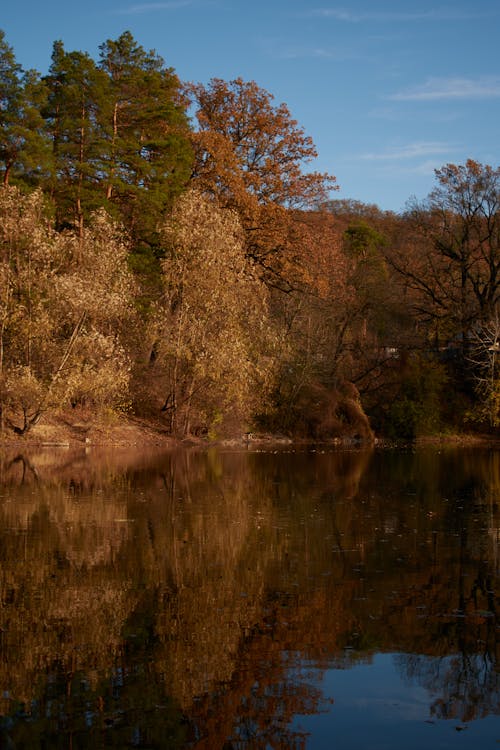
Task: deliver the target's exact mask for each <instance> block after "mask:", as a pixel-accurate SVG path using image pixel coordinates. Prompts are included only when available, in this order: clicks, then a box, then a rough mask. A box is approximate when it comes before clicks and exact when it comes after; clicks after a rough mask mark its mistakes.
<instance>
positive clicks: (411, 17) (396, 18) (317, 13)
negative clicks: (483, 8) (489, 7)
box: [304, 8, 498, 23]
mask: <svg viewBox="0 0 500 750" xmlns="http://www.w3.org/2000/svg"><path fill="white" fill-rule="evenodd" d="M304 15H305V16H308V17H312V18H332V19H333V20H335V21H343V22H345V23H364V22H367V21H370V22H375V23H378V22H380V23H386V22H394V23H398V22H400V23H411V22H414V21H472V20H479V19H484V18H488V17H491V16H497V15H498V13H484V12H476V11H472V12H471V11H462V10H459V9H456V8H436V9H434V10H428V11H415V12H404V11H403V12H384V11H368V12H361V13H356V12H355V11H351V10H348V9H346V8H316V9H312V10H310V11H306V12H305V13H304Z"/></svg>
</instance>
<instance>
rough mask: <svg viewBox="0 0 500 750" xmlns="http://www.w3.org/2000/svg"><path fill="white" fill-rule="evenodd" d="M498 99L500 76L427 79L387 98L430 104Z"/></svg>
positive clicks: (396, 100)
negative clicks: (462, 100)
mask: <svg viewBox="0 0 500 750" xmlns="http://www.w3.org/2000/svg"><path fill="white" fill-rule="evenodd" d="M498 97H500V76H481V77H480V78H475V79H474V78H429V79H428V80H427V81H426V82H425V83H423V84H421V85H420V86H415V87H414V88H409V89H406V90H405V91H399V92H397V93H396V94H391V95H390V96H388V97H387V99H390V100H391V101H394V102H426V101H427V102H430V101H442V100H449V99H496V98H498Z"/></svg>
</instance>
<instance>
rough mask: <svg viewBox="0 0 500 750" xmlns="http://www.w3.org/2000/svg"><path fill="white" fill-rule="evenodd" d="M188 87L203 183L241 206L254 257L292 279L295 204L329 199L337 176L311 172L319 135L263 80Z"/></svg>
mask: <svg viewBox="0 0 500 750" xmlns="http://www.w3.org/2000/svg"><path fill="white" fill-rule="evenodd" d="M188 92H189V94H190V95H191V97H192V99H193V102H194V105H195V107H196V108H197V110H196V116H197V120H198V124H199V130H198V132H197V133H196V134H194V136H193V140H194V146H195V155H196V159H195V166H194V172H193V181H194V184H195V186H197V187H198V188H199V189H201V190H204V191H207V192H209V193H211V194H213V195H216V196H217V198H218V199H219V201H221V204H222V205H224V206H227V207H230V208H234V209H235V210H236V211H237V212H238V215H239V217H240V220H241V222H242V226H243V228H244V230H245V248H246V253H247V256H248V257H250V258H252V259H253V260H254V261H255V262H257V263H258V264H259V265H260V266H261V268H262V269H263V271H264V275H265V277H266V279H267V280H268V281H270V282H273V281H274V282H276V283H277V282H278V281H279V279H280V277H281V279H282V280H284V279H286V276H287V275H290V273H291V266H292V263H291V260H290V255H291V249H292V248H293V243H294V239H295V238H294V229H293V222H292V215H291V213H290V211H289V209H292V208H295V209H297V208H302V209H305V208H310V207H313V206H316V205H317V204H319V203H320V202H322V201H324V200H325V199H326V197H327V195H328V191H329V190H330V189H331V188H333V187H334V183H335V179H334V178H333V177H331V176H329V175H327V174H321V173H318V172H309V171H307V167H308V165H309V164H310V162H311V161H312V160H313V159H314V158H315V157H316V155H317V153H316V149H315V146H314V144H313V142H312V139H311V138H310V137H309V136H307V135H306V134H305V132H304V130H303V129H302V128H301V127H300V126H299V125H298V123H297V121H296V120H294V119H293V118H292V116H291V114H290V111H289V110H288V107H287V106H286V104H280V105H278V106H276V105H274V104H273V97H272V95H271V94H269V93H268V92H267V91H265V90H264V89H262V88H260V87H259V86H258V85H257V84H256V83H255V82H253V81H250V82H245V81H243V80H242V79H241V78H237V79H235V80H232V81H230V82H226V81H223V80H221V79H219V78H214V79H212V80H211V81H210V82H209V84H208V85H207V86H203V85H201V84H197V85H191V86H189V87H188ZM288 264H289V265H288Z"/></svg>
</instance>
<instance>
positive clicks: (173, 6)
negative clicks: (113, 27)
mask: <svg viewBox="0 0 500 750" xmlns="http://www.w3.org/2000/svg"><path fill="white" fill-rule="evenodd" d="M192 4H193V3H192V0H170V2H164V3H138V4H137V5H129V6H128V7H127V8H121V9H120V10H118V11H117V12H118V13H121V14H123V15H139V14H141V13H155V12H156V11H158V10H177V8H185V7H187V6H188V5H192Z"/></svg>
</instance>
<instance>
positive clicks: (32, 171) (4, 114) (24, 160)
mask: <svg viewBox="0 0 500 750" xmlns="http://www.w3.org/2000/svg"><path fill="white" fill-rule="evenodd" d="M45 96H46V90H45V86H44V84H43V82H42V81H41V80H40V76H39V75H38V73H36V71H33V70H29V71H27V72H24V71H23V70H22V68H21V66H20V65H19V64H18V63H17V62H16V59H15V55H14V52H13V50H12V48H11V47H10V46H9V45H8V44H7V42H6V40H5V34H4V32H3V31H2V30H0V134H1V140H0V164H1V165H2V167H3V177H2V182H3V184H4V185H8V184H9V182H11V181H12V180H13V179H23V180H27V181H28V182H30V183H35V184H36V183H37V182H38V181H39V180H40V178H41V177H43V175H46V174H47V172H48V170H49V164H50V145H49V141H48V138H47V135H46V132H45V128H44V121H43V118H42V116H41V112H40V111H41V108H42V106H43V104H44V100H45Z"/></svg>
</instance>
